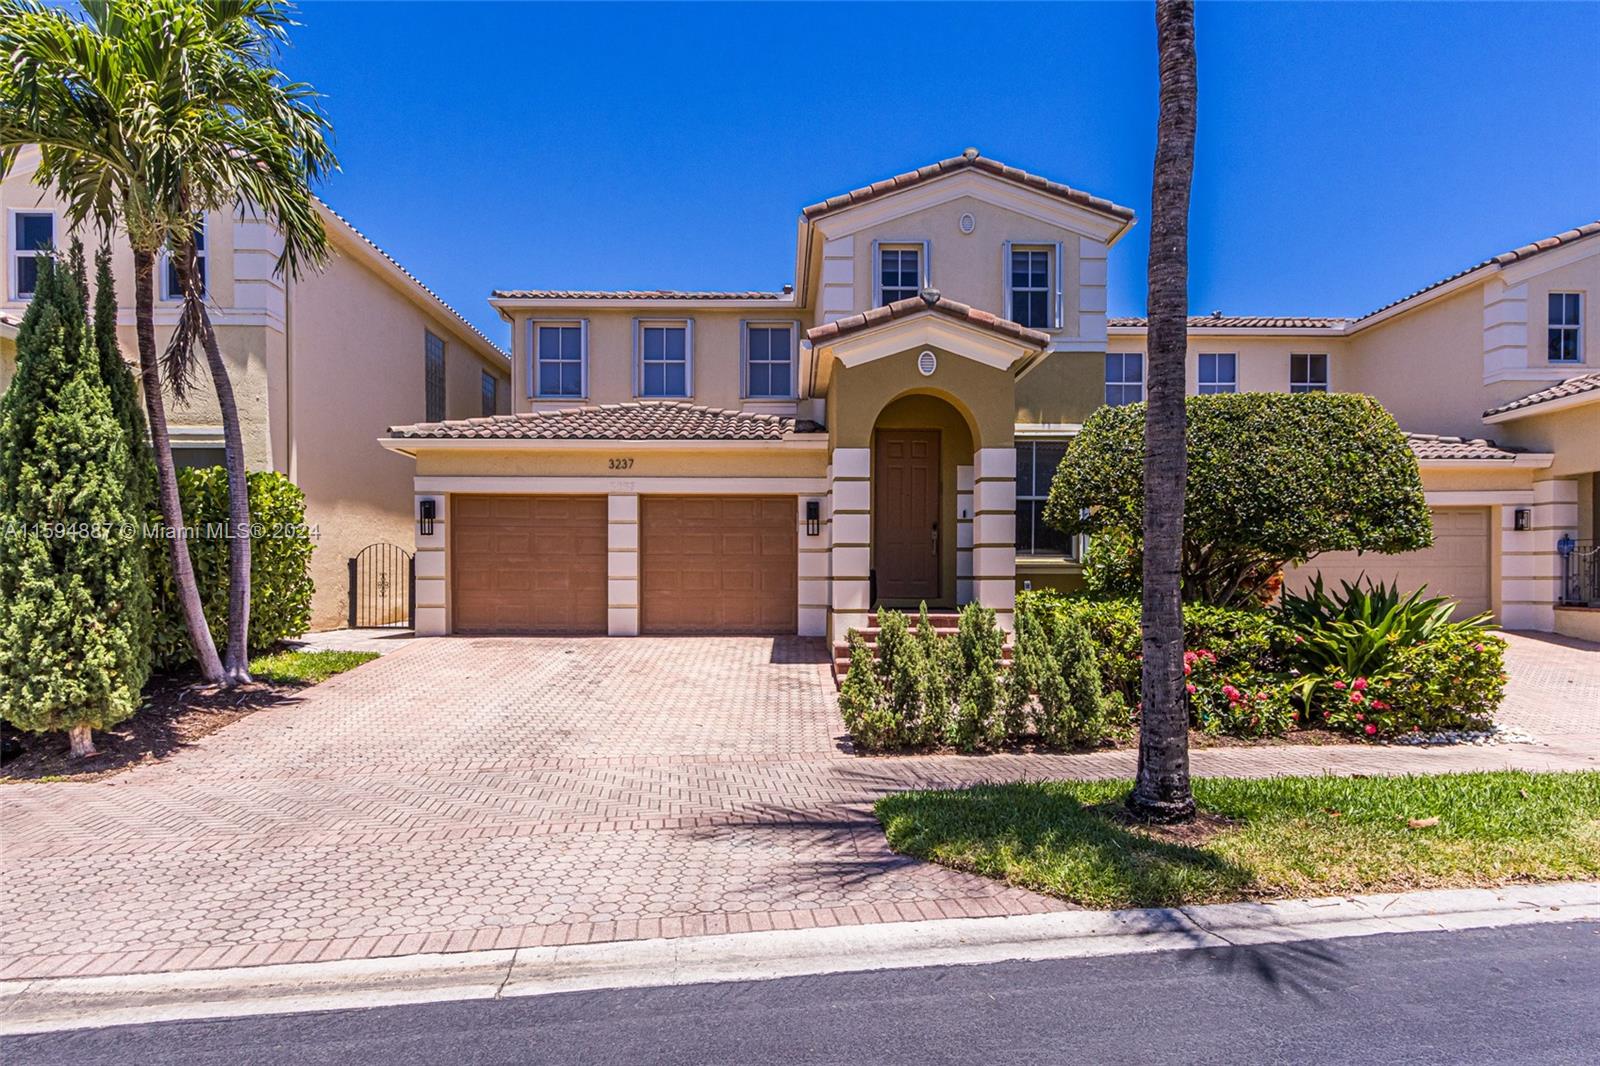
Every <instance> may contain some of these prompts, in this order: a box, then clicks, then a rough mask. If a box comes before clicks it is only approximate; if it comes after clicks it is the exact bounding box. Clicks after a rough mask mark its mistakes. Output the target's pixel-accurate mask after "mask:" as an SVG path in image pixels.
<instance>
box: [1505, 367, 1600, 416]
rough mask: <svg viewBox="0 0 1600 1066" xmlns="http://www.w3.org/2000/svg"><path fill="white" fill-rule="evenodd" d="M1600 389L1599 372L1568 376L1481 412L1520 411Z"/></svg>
mask: <svg viewBox="0 0 1600 1066" xmlns="http://www.w3.org/2000/svg"><path fill="white" fill-rule="evenodd" d="M1597 389H1600V374H1582V375H1580V376H1578V377H1575V378H1568V379H1567V380H1565V381H1563V382H1562V383H1561V384H1559V385H1552V386H1550V387H1549V388H1548V389H1540V390H1539V391H1538V392H1530V393H1528V395H1526V396H1524V397H1522V398H1521V399H1517V400H1512V401H1511V402H1510V403H1503V404H1501V405H1500V406H1499V407H1491V408H1490V409H1489V410H1487V411H1485V412H1483V417H1485V418H1488V417H1489V416H1491V415H1501V414H1505V413H1506V412H1507V411H1520V410H1522V409H1523V408H1525V407H1537V406H1539V405H1540V404H1542V403H1549V402H1550V401H1551V400H1564V399H1566V398H1567V397H1568V396H1582V395H1583V394H1584V393H1586V392H1594V391H1595V390H1597Z"/></svg>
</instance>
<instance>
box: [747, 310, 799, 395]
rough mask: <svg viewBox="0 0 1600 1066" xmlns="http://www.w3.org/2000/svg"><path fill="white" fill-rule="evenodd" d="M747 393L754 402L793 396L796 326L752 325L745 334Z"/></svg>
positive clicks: (788, 324) (780, 324) (759, 323)
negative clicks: (762, 399) (755, 400)
mask: <svg viewBox="0 0 1600 1066" xmlns="http://www.w3.org/2000/svg"><path fill="white" fill-rule="evenodd" d="M744 344H745V358H744V373H745V389H744V394H745V395H746V396H748V397H751V398H752V399H761V398H775V399H788V398H789V397H790V396H793V395H794V326H793V324H792V323H788V322H782V323H768V322H752V323H750V324H749V325H747V326H745V333H744Z"/></svg>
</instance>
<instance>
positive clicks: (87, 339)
mask: <svg viewBox="0 0 1600 1066" xmlns="http://www.w3.org/2000/svg"><path fill="white" fill-rule="evenodd" d="M84 308H85V299H84V294H83V291H82V289H81V288H80V287H79V285H78V283H77V281H76V280H75V279H74V278H73V276H72V273H71V271H69V270H67V269H64V268H63V267H61V266H60V265H58V264H56V263H55V262H53V261H50V260H44V261H42V262H41V263H40V271H39V281H38V286H37V288H36V290H35V295H34V298H33V302H32V304H31V305H30V306H29V308H28V311H27V313H26V314H25V315H24V316H23V320H22V325H21V327H20V328H19V329H18V331H17V376H16V379H15V380H13V381H12V383H11V387H10V388H9V389H8V390H7V391H6V395H5V397H4V400H3V401H0V717H4V718H5V720H6V721H8V722H10V723H11V724H12V725H14V726H16V727H17V728H19V729H23V730H27V731H30V732H38V733H42V732H51V731H57V730H64V731H66V732H67V733H68V734H69V736H70V738H71V746H72V753H73V755H74V756H79V757H81V756H86V755H92V754H94V740H93V734H92V730H94V729H97V728H98V729H104V728H107V727H109V726H111V725H114V724H115V723H117V722H120V721H122V720H123V719H125V718H127V717H129V716H130V715H132V714H133V712H134V709H135V707H136V706H137V701H138V695H139V683H141V682H142V680H143V676H142V670H143V667H142V665H141V664H142V663H143V662H144V661H145V659H144V658H143V657H142V656H141V655H140V653H139V651H138V650H137V647H136V645H137V637H136V635H135V634H136V633H137V632H138V629H139V627H140V626H141V625H148V623H149V612H148V607H147V602H148V601H147V600H143V601H141V599H140V595H141V593H142V594H143V595H144V596H146V597H147V596H148V587H147V586H142V585H141V577H142V575H141V573H140V569H139V566H138V564H137V562H136V559H137V558H138V557H139V556H140V552H141V550H142V546H141V544H140V530H139V522H140V520H141V519H142V518H143V515H142V514H133V513H130V512H129V510H128V479H129V474H130V457H129V453H128V444H127V440H126V438H125V436H124V434H123V431H122V427H121V426H120V425H119V424H118V422H117V419H116V415H115V414H114V412H113V410H112V405H111V398H110V396H109V394H108V391H107V389H106V386H105V382H104V380H103V379H102V377H101V373H100V366H99V357H98V354H97V352H96V349H95V346H94V339H93V337H92V335H91V333H90V331H89V329H88V323H87V322H86V321H85V314H84ZM141 604H144V605H145V606H141Z"/></svg>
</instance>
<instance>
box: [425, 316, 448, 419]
mask: <svg viewBox="0 0 1600 1066" xmlns="http://www.w3.org/2000/svg"><path fill="white" fill-rule="evenodd" d="M424 336H425V337H426V341H425V348H426V352H425V353H424V356H423V375H422V386H423V390H424V392H425V393H426V399H425V403H426V405H427V409H428V410H427V414H426V415H425V416H424V419H423V420H424V421H427V422H443V421H444V341H443V339H441V338H439V337H435V336H434V335H433V334H432V333H425V334H424Z"/></svg>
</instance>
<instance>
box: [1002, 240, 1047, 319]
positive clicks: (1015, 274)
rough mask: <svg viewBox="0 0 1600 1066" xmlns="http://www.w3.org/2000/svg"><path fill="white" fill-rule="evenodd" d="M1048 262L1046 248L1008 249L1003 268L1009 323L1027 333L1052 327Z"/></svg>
mask: <svg viewBox="0 0 1600 1066" xmlns="http://www.w3.org/2000/svg"><path fill="white" fill-rule="evenodd" d="M1052 258H1053V256H1052V255H1051V249H1049V248H1018V247H1012V248H1011V255H1010V259H1011V261H1010V263H1009V264H1008V266H1007V284H1008V285H1009V287H1010V291H1011V299H1010V304H1011V306H1010V317H1011V321H1013V322H1015V323H1017V324H1018V325H1022V326H1028V327H1029V328H1031V329H1054V328H1055V327H1056V325H1057V323H1056V314H1055V308H1056V286H1055V283H1054V275H1055V269H1054V264H1053V263H1052V262H1051V260H1052Z"/></svg>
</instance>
